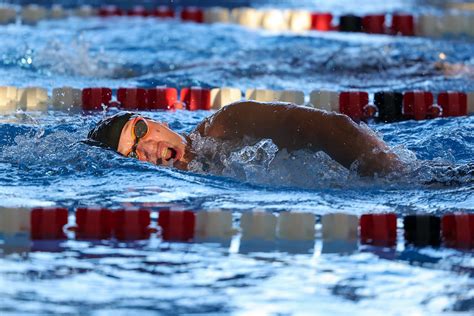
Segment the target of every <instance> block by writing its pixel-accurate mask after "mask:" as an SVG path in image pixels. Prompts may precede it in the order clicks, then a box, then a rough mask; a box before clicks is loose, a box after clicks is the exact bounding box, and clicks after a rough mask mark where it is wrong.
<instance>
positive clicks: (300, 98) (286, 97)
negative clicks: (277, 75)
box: [277, 90, 304, 105]
mask: <svg viewBox="0 0 474 316" xmlns="http://www.w3.org/2000/svg"><path fill="white" fill-rule="evenodd" d="M277 101H280V102H289V103H294V104H297V105H303V104H304V92H303V91H298V90H282V91H279V93H278V99H277Z"/></svg>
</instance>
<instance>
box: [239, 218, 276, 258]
mask: <svg viewBox="0 0 474 316" xmlns="http://www.w3.org/2000/svg"><path fill="white" fill-rule="evenodd" d="M276 224H277V218H276V216H275V214H273V213H271V212H266V211H263V210H253V211H252V212H246V213H243V214H242V216H241V217H240V229H241V232H242V236H241V238H240V246H239V252H240V253H250V252H270V251H275V250H276Z"/></svg>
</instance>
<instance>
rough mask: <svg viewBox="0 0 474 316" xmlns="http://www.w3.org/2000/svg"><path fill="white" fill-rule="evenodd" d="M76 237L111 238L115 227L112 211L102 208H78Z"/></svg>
mask: <svg viewBox="0 0 474 316" xmlns="http://www.w3.org/2000/svg"><path fill="white" fill-rule="evenodd" d="M76 224H77V227H76V239H91V240H101V239H110V238H111V237H112V232H113V228H114V226H115V225H114V217H113V215H112V211H110V210H107V209H101V208H83V207H80V208H78V209H77V210H76Z"/></svg>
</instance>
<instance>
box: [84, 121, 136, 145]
mask: <svg viewBox="0 0 474 316" xmlns="http://www.w3.org/2000/svg"><path fill="white" fill-rule="evenodd" d="M133 115H134V113H131V112H120V113H117V114H115V115H114V116H111V117H109V118H106V119H103V120H102V121H100V122H99V123H97V126H96V127H94V129H92V130H91V131H90V132H89V134H88V135H87V138H88V139H89V140H92V141H93V142H94V144H95V145H98V146H101V147H106V148H111V149H113V150H117V149H118V144H119V140H120V134H121V133H122V129H123V127H124V126H125V124H127V122H128V121H129V120H130V118H131V117H132V116H133Z"/></svg>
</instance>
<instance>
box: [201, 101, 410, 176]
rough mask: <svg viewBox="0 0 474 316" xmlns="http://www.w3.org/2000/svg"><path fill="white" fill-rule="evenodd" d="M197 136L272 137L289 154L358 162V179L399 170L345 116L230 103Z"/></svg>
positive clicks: (385, 152)
mask: <svg viewBox="0 0 474 316" xmlns="http://www.w3.org/2000/svg"><path fill="white" fill-rule="evenodd" d="M196 131H197V132H199V133H200V134H201V135H202V136H208V137H214V138H219V139H223V140H232V139H241V138H243V137H244V136H249V137H253V138H256V139H261V138H270V139H272V140H273V142H274V143H275V144H276V145H277V146H278V147H279V148H286V149H287V150H288V151H295V150H299V149H309V150H312V151H319V150H322V151H324V152H326V153H327V154H328V155H329V156H330V157H331V158H333V159H334V160H336V161H337V162H339V163H340V164H342V165H343V166H345V167H346V168H350V166H351V165H352V163H354V161H356V160H357V161H358V162H359V167H358V171H359V173H361V174H362V175H373V174H374V173H388V172H391V171H394V170H396V169H397V168H399V167H400V166H401V164H400V163H399V162H398V159H397V157H396V156H395V155H394V154H391V153H389V152H388V149H389V148H388V147H387V145H386V144H385V143H384V142H383V141H382V140H380V139H379V138H377V137H376V136H375V135H374V134H372V133H370V132H369V131H368V130H365V129H364V128H362V127H360V126H359V125H357V124H356V123H355V122H353V121H352V120H351V119H350V118H348V117H347V116H345V115H341V114H336V113H328V112H325V111H320V110H316V109H311V108H306V107H299V106H295V105H291V104H276V105H272V104H266V103H258V102H252V101H247V102H239V103H234V104H231V105H228V106H227V107H225V108H224V109H222V110H220V111H218V112H217V113H215V114H214V115H213V116H211V117H210V118H208V119H206V120H205V121H204V122H203V123H202V124H201V125H199V126H198V127H197V129H196Z"/></svg>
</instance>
